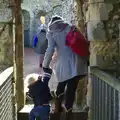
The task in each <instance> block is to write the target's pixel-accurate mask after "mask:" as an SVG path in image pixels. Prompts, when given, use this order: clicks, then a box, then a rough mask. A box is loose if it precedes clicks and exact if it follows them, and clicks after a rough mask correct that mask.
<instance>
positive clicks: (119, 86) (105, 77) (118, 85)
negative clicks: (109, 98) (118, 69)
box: [90, 67, 120, 92]
mask: <svg viewBox="0 0 120 120" xmlns="http://www.w3.org/2000/svg"><path fill="white" fill-rule="evenodd" d="M90 72H91V73H92V74H94V75H95V76H97V77H99V78H100V79H101V80H102V81H104V82H106V83H107V84H108V85H110V86H111V87H113V88H114V89H116V90H117V91H119V92H120V81H119V80H118V79H116V78H115V77H113V76H111V75H109V74H107V73H105V72H104V71H102V70H100V69H98V68H92V67H91V68H90Z"/></svg>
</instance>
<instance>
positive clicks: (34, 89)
mask: <svg viewBox="0 0 120 120" xmlns="http://www.w3.org/2000/svg"><path fill="white" fill-rule="evenodd" d="M50 77H51V75H50V74H49V73H45V74H44V77H42V79H40V78H39V79H38V80H37V81H36V82H34V83H33V84H32V85H30V86H28V88H29V94H30V96H31V97H32V98H33V102H34V105H35V106H39V105H43V104H49V101H50V100H51V99H52V96H51V93H50V89H49V87H48V82H49V80H50Z"/></svg>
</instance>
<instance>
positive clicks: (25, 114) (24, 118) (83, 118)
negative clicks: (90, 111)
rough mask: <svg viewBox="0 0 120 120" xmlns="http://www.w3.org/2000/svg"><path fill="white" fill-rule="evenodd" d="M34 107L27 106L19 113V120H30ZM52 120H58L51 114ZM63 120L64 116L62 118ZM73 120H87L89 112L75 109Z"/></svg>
mask: <svg viewBox="0 0 120 120" xmlns="http://www.w3.org/2000/svg"><path fill="white" fill-rule="evenodd" d="M32 107H33V105H25V106H24V108H23V109H22V110H21V111H19V113H18V120H29V113H30V111H31V109H32ZM38 120H39V119H38ZM50 120H56V117H55V115H52V114H51V115H50ZM61 120H63V116H62V117H61ZM71 120H87V112H84V111H80V110H75V109H74V110H73V113H72V119H71Z"/></svg>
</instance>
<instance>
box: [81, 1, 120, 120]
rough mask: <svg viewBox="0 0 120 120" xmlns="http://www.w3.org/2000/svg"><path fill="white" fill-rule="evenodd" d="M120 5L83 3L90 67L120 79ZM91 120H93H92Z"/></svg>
mask: <svg viewBox="0 0 120 120" xmlns="http://www.w3.org/2000/svg"><path fill="white" fill-rule="evenodd" d="M119 8H120V3H119V2H116V1H114V3H113V1H99V0H88V2H87V1H86V2H84V3H83V13H84V18H85V23H86V24H87V36H88V40H89V41H90V65H91V66H98V67H99V68H100V69H102V70H104V71H107V72H108V73H111V75H112V74H113V75H115V77H119V71H120V63H119V58H120V55H119V24H120V10H119ZM91 88H92V84H91V78H89V81H88V92H87V104H88V106H89V107H90V111H89V119H90V118H91V114H92V113H91V111H92V110H91V96H92V92H91ZM90 120H91V119H90Z"/></svg>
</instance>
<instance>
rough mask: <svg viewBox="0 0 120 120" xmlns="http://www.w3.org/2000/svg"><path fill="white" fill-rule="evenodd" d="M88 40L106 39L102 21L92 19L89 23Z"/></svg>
mask: <svg viewBox="0 0 120 120" xmlns="http://www.w3.org/2000/svg"><path fill="white" fill-rule="evenodd" d="M87 36H88V40H89V41H91V40H105V39H106V35H105V30H104V25H103V23H102V22H101V21H95V20H94V21H90V22H88V23H87Z"/></svg>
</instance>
